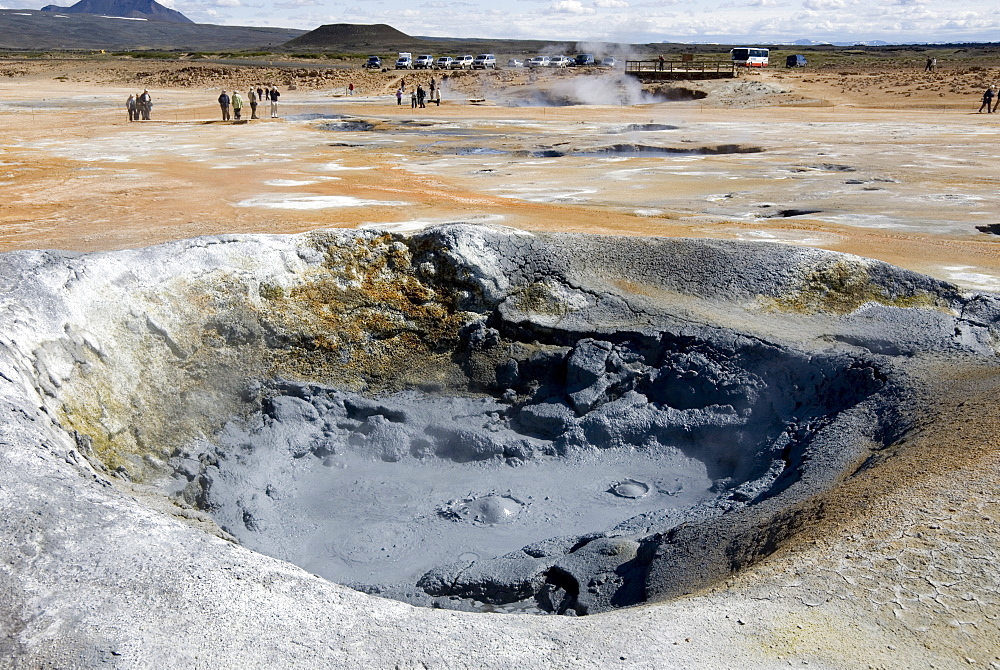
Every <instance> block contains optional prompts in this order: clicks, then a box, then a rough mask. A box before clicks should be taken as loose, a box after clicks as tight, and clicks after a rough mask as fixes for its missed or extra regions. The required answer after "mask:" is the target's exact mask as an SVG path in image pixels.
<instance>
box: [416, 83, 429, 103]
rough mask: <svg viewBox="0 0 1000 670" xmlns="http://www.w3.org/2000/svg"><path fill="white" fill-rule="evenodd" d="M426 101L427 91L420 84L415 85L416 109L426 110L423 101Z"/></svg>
mask: <svg viewBox="0 0 1000 670" xmlns="http://www.w3.org/2000/svg"><path fill="white" fill-rule="evenodd" d="M426 99H427V91H425V90H424V87H423V86H421V85H420V84H417V107H420V108H421V109H426V108H427V105H425V104H424V100H426Z"/></svg>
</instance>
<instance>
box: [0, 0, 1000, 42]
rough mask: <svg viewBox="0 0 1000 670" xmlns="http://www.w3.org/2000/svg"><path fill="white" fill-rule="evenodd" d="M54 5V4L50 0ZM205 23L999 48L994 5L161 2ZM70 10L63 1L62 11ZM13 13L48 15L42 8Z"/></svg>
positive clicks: (888, 1)
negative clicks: (980, 44)
mask: <svg viewBox="0 0 1000 670" xmlns="http://www.w3.org/2000/svg"><path fill="white" fill-rule="evenodd" d="M49 1H51V0H49ZM159 1H160V2H161V4H164V5H167V6H169V7H173V8H174V9H177V10H179V11H181V12H183V13H184V14H185V15H186V16H188V17H189V18H190V19H192V20H194V21H196V22H198V23H219V24H229V25H267V26H279V27H287V28H303V29H307V30H311V29H313V28H316V27H318V26H320V25H322V24H325V23H387V24H389V25H391V26H393V27H394V28H397V29H399V30H401V31H403V32H405V33H408V34H410V35H430V36H440V37H490V38H511V39H548V40H566V41H567V43H575V42H586V41H590V40H593V41H610V42H624V43H628V42H633V43H642V42H661V41H677V42H712V41H721V42H729V43H732V42H747V43H751V42H790V41H794V40H797V39H814V40H821V41H830V42H842V41H861V40H885V41H888V42H955V41H975V42H992V41H1000V11H998V10H997V5H996V4H995V1H994V0H969V1H965V0H944V1H942V0H721V1H717V0H716V1H713V0H485V1H484V0H475V1H470V0H159ZM64 3H65V4H72V2H68V1H66V0H64V2H58V3H57V4H64ZM4 4H6V5H7V6H8V7H14V6H21V7H25V6H30V7H36V8H37V7H41V6H42V5H43V4H47V3H46V2H44V1H39V2H35V3H30V2H29V3H20V2H17V1H16V0H6V2H4Z"/></svg>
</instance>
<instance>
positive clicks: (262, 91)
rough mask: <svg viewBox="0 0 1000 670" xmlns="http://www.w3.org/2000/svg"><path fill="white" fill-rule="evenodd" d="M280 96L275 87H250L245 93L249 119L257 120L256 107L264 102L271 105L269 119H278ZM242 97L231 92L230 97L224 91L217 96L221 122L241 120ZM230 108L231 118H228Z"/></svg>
mask: <svg viewBox="0 0 1000 670" xmlns="http://www.w3.org/2000/svg"><path fill="white" fill-rule="evenodd" d="M280 96H281V92H280V91H278V87H277V86H257V87H256V88H254V87H252V86H251V87H250V90H249V91H248V92H247V100H246V102H247V103H248V104H249V105H250V118H251V119H259V118H260V117H259V116H257V107H258V106H259V105H260V104H262V103H263V102H264V101H265V100H267V101H268V102H270V103H271V118H272V119H276V118H278V98H279V97H280ZM243 104H244V101H243V96H241V95H240V92H239V91H233V95H232V97H230V96H229V94H227V93H226V89H222V94H221V95H219V107H221V108H222V120H223V121H230V120H232V121H241V120H242V119H243ZM230 106H232V110H233V111H232V116H230V113H229V108H230Z"/></svg>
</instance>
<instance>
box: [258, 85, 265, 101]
mask: <svg viewBox="0 0 1000 670" xmlns="http://www.w3.org/2000/svg"><path fill="white" fill-rule="evenodd" d="M257 102H264V89H262V88H261V87H260V85H259V84H258V85H257Z"/></svg>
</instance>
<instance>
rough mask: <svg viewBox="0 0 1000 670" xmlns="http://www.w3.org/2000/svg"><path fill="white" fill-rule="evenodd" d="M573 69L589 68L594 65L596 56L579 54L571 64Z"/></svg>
mask: <svg viewBox="0 0 1000 670" xmlns="http://www.w3.org/2000/svg"><path fill="white" fill-rule="evenodd" d="M570 65H572V66H573V67H587V66H588V65H594V54H577V55H576V58H574V59H573V62H572V63H570Z"/></svg>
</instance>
